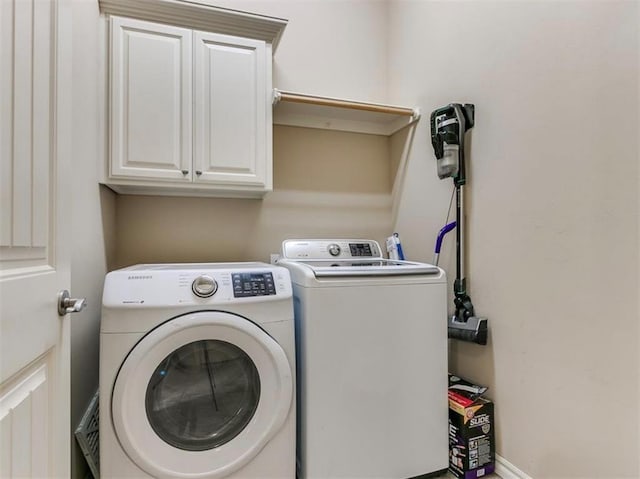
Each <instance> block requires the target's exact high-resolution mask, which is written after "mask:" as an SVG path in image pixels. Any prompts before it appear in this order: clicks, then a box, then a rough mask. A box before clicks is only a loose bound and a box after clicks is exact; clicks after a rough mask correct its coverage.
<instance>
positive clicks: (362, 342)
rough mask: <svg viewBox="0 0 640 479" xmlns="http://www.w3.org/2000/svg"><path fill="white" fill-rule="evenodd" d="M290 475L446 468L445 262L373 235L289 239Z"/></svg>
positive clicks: (304, 477)
mask: <svg viewBox="0 0 640 479" xmlns="http://www.w3.org/2000/svg"><path fill="white" fill-rule="evenodd" d="M278 264H279V265H281V266H285V267H287V268H288V269H289V271H290V273H291V280H292V283H293V294H294V309H295V320H296V340H297V353H298V358H297V366H298V377H297V384H298V410H297V413H298V418H299V432H298V468H299V469H298V477H299V478H300V479H327V478H331V479H337V478H343V479H344V478H349V479H353V478H367V479H373V478H385V479H406V478H411V477H416V476H422V475H430V474H433V473H437V472H440V471H443V470H444V469H446V468H447V465H448V408H447V321H446V318H447V283H446V277H445V273H444V271H442V270H441V269H439V268H437V267H435V266H432V265H429V264H425V263H415V262H409V261H391V260H386V259H384V258H382V255H381V250H380V246H379V245H378V243H377V242H375V241H371V240H288V241H285V242H284V243H283V247H282V259H281V260H279V261H278Z"/></svg>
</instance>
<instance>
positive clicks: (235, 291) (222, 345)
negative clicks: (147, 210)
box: [100, 263, 296, 479]
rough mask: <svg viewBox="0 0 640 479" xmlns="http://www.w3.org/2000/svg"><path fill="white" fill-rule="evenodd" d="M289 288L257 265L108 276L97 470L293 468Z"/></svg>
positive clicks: (261, 473)
mask: <svg viewBox="0 0 640 479" xmlns="http://www.w3.org/2000/svg"><path fill="white" fill-rule="evenodd" d="M291 293H292V291H291V282H290V277H289V273H288V271H287V270H286V269H285V268H281V267H277V266H272V265H267V264H264V263H219V264H160V265H138V266H132V267H129V268H124V269H121V270H117V271H113V272H111V273H109V274H107V276H106V279H105V286H104V294H103V308H102V323H101V331H100V465H101V476H102V477H103V478H125V477H136V478H145V477H154V478H190V479H196V478H203V479H204V478H207V479H209V478H243V479H244V478H278V479H282V478H294V477H295V410H296V409H295V375H294V374H295V350H294V348H295V342H294V327H293V305H292V294H291Z"/></svg>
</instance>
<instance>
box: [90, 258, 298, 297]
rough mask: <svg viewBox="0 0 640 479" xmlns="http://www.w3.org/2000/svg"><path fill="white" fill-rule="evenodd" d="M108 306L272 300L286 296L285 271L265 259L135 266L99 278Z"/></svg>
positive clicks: (288, 282) (288, 292)
mask: <svg viewBox="0 0 640 479" xmlns="http://www.w3.org/2000/svg"><path fill="white" fill-rule="evenodd" d="M104 291H105V292H104V296H103V304H104V305H105V306H110V307H157V306H171V305H195V304H198V305H207V306H214V305H216V304H226V303H230V302H252V301H277V300H280V299H287V298H290V297H291V295H292V289H291V279H290V276H289V271H288V270H287V269H285V268H282V267H279V266H273V265H268V264H265V263H217V264H167V265H137V266H133V267H130V268H124V269H121V270H117V271H112V272H111V273H109V274H108V275H107V277H106V278H105V290H104Z"/></svg>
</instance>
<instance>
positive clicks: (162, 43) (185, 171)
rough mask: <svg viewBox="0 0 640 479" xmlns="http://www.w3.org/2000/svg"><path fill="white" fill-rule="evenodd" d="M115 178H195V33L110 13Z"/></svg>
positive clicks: (112, 152)
mask: <svg viewBox="0 0 640 479" xmlns="http://www.w3.org/2000/svg"><path fill="white" fill-rule="evenodd" d="M110 66H111V163H110V164H111V168H110V176H111V177H112V178H114V177H115V178H126V177H133V178H138V179H140V178H148V179H154V180H172V181H176V180H177V181H182V182H190V181H191V159H192V128H191V123H192V121H191V115H192V103H193V97H192V86H191V84H192V73H191V68H192V34H191V30H187V29H184V28H177V27H171V26H166V25H160V24H157V23H151V22H144V21H140V20H133V19H129V18H118V17H112V18H111V61H110Z"/></svg>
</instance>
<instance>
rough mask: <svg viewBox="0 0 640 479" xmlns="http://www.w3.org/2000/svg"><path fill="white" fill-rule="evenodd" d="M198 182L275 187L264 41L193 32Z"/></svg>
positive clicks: (195, 146) (195, 165)
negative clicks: (269, 137) (270, 156)
mask: <svg viewBox="0 0 640 479" xmlns="http://www.w3.org/2000/svg"><path fill="white" fill-rule="evenodd" d="M194 58H195V60H194V72H195V81H194V84H195V122H194V131H195V137H194V139H195V142H194V148H195V152H194V153H195V154H194V158H195V162H194V167H195V175H196V176H195V181H196V182H198V183H214V184H215V183H227V182H228V183H234V184H239V185H242V184H255V185H271V174H272V173H271V167H270V166H271V165H270V163H271V162H270V161H269V158H268V157H269V155H267V149H268V145H269V142H268V141H267V135H269V136H270V135H271V122H270V121H267V110H269V109H270V105H269V108H267V106H268V105H267V102H268V101H269V98H268V95H267V94H268V92H269V89H268V88H267V81H266V79H267V71H266V66H267V64H266V48H265V43H264V42H261V41H258V40H252V39H242V38H237V37H230V36H227V35H218V34H214V33H208V32H194Z"/></svg>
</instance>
